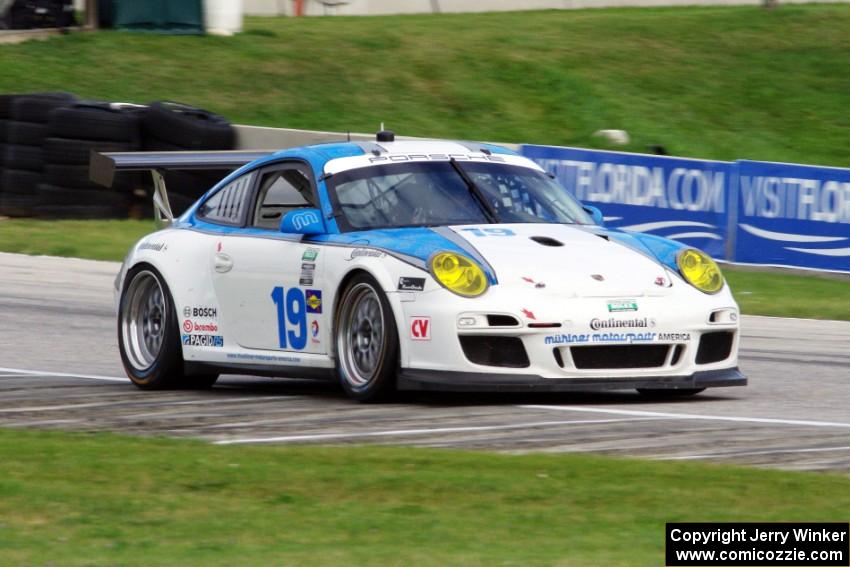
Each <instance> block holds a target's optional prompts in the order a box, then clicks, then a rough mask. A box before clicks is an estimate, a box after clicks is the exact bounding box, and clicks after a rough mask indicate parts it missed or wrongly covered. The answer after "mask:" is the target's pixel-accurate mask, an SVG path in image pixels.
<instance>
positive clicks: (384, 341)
mask: <svg viewBox="0 0 850 567" xmlns="http://www.w3.org/2000/svg"><path fill="white" fill-rule="evenodd" d="M335 333H336V351H337V363H336V367H337V374H338V376H339V380H340V383H341V384H342V387H343V389H344V390H345V392H346V393H347V394H348V395H349V396H350V397H352V398H354V399H356V400H361V401H377V400H380V399H385V398H387V397H389V396H390V395H391V394H392V393H393V392H394V390H395V383H396V373H397V371H398V353H399V346H398V330H397V329H396V324H395V318H394V317H393V312H392V307H391V306H390V304H389V301H387V298H386V295H385V294H384V292H383V291H382V290H381V288H380V286H379V285H378V282H377V281H375V278H373V277H372V276H370V275H368V274H365V273H364V274H358V275H357V276H355V277H354V278H353V279H352V280H351V282H350V283H349V285H348V287H347V288H346V289H345V291H344V292H343V294H342V299H341V300H340V303H339V309H338V310H337V317H336V325H335Z"/></svg>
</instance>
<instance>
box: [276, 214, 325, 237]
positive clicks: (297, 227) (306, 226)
mask: <svg viewBox="0 0 850 567" xmlns="http://www.w3.org/2000/svg"><path fill="white" fill-rule="evenodd" d="M280 231H281V232H285V233H287V234H304V235H306V236H311V235H314V234H325V232H327V231H326V230H325V223H324V222H322V212H321V211H320V210H319V209H296V210H294V211H289V212H288V213H286V214H285V215H284V216H283V219H281V221H280Z"/></svg>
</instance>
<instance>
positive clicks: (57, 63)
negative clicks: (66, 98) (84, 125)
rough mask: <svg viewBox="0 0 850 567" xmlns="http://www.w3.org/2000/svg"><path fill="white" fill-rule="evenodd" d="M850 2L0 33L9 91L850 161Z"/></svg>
mask: <svg viewBox="0 0 850 567" xmlns="http://www.w3.org/2000/svg"><path fill="white" fill-rule="evenodd" d="M848 28H850V6H847V5H835V4H833V5H807V6H793V5H782V6H781V7H780V8H779V9H777V10H771V11H768V10H763V9H761V8H759V7H754V6H749V7H711V8H709V7H692V8H667V9H661V8H659V9H645V8H642V9H606V10H580V11H569V10H568V11H544V12H525V13H498V14H474V15H471V14H466V15H457V14H455V15H452V14H442V15H418V16H393V17H373V18H357V17H354V18H345V17H334V18H307V19H286V18H268V19H264V18H248V19H247V21H246V31H245V32H244V33H242V34H239V35H237V36H234V37H230V38H223V37H191V36H162V35H151V34H139V33H128V32H117V31H106V32H100V33H79V34H72V35H69V36H66V37H57V38H53V39H50V40H48V41H43V42H29V43H25V44H20V45H5V46H0V69H3V72H2V73H1V74H0V92H28V91H50V90H68V91H73V92H75V93H77V94H79V95H81V96H83V97H88V98H101V99H110V100H124V101H135V102H148V101H151V100H155V99H172V100H174V99H176V100H181V101H185V102H187V103H191V104H195V105H198V106H202V107H205V108H209V109H211V110H214V111H217V112H219V113H221V114H223V115H225V116H228V117H229V118H231V119H232V120H233V121H235V122H241V123H248V124H257V125H263V126H286V127H294V128H309V129H327V130H337V131H346V130H350V131H364V132H371V131H375V130H377V128H378V125H379V124H380V123H381V122H385V123H386V124H387V126H388V127H390V128H392V129H395V130H396V131H398V132H400V133H403V134H408V135H419V136H437V137H450V138H452V137H458V138H464V139H489V140H502V141H508V142H510V141H517V142H533V143H541V144H566V145H579V146H599V145H600V144H601V142H599V141H598V140H595V139H594V138H592V136H591V133H592V132H594V131H596V130H598V129H601V128H623V129H625V130H627V131H629V132H630V133H631V135H632V137H633V142H632V143H631V144H630V145H629V146H628V149H631V150H640V151H645V150H646V147H647V145H649V144H661V145H663V146H665V147H666V148H667V150H668V151H669V152H670V153H671V154H676V155H688V156H696V157H702V158H714V159H735V158H750V159H762V160H776V161H791V162H803V163H819V164H824V165H836V166H848V165H850V159H849V158H848V154H847V152H846V147H847V146H846V142H847V139H848V135H850V114H848V113H847V111H846V107H847V102H848V95H847V93H848V92H850V74H848V73H846V72H845V71H846V69H848V68H850V34H847V33H846V31H847V29H848Z"/></svg>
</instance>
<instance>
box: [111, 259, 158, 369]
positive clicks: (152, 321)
mask: <svg viewBox="0 0 850 567" xmlns="http://www.w3.org/2000/svg"><path fill="white" fill-rule="evenodd" d="M165 320H166V307H165V296H164V294H163V293H162V286H160V284H159V280H158V279H157V278H156V276H154V275H153V274H152V273H151V272H147V271H145V272H139V273H138V274H136V276H135V277H134V278H133V281H131V282H130V285H129V286H127V291H126V292H125V293H124V302H123V307H122V308H121V341H122V342H123V344H124V352H125V353H126V354H127V358H128V359H129V361H130V364H132V365H133V367H134V368H135V369H136V370H147V369H148V368H150V367H151V366H152V365H153V363H154V362H155V361H156V358H157V356H159V352H160V350H161V349H162V343H163V339H164V337H165Z"/></svg>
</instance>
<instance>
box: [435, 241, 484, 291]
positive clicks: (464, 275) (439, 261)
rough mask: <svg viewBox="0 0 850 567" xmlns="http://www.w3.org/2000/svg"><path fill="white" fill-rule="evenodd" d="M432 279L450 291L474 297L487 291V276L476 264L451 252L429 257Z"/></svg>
mask: <svg viewBox="0 0 850 567" xmlns="http://www.w3.org/2000/svg"><path fill="white" fill-rule="evenodd" d="M431 273H432V274H433V275H434V279H436V280H437V281H438V282H440V283H441V284H443V285H444V286H445V287H446V288H448V289H449V290H450V291H453V292H455V293H456V294H458V295H463V296H464V297H475V296H478V295H481V294H482V293H484V292H485V291H487V285H488V284H487V276H486V275H485V274H484V271H483V270H482V269H481V268H479V267H478V264H476V263H475V262H473V261H472V260H470V259H469V258H466V257H464V256H461V255H460V254H454V253H452V252H440V253H438V254H435V255H434V256H433V257H432V258H431Z"/></svg>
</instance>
